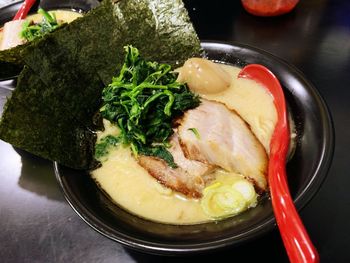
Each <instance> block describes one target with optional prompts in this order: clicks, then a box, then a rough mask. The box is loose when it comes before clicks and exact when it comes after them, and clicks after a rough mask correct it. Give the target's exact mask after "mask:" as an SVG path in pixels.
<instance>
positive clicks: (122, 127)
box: [91, 46, 277, 224]
mask: <svg viewBox="0 0 350 263" xmlns="http://www.w3.org/2000/svg"><path fill="white" fill-rule="evenodd" d="M126 50H127V54H126V57H125V64H124V66H123V68H122V70H121V73H120V75H119V76H116V77H114V79H113V82H112V83H111V84H110V85H108V86H107V87H106V88H105V89H104V92H103V94H104V96H103V99H104V102H103V106H102V108H101V113H102V116H103V117H104V118H105V119H104V127H105V129H104V131H101V132H98V139H97V147H96V150H97V152H96V154H97V157H98V159H99V160H100V161H101V164H102V165H101V167H99V168H98V169H96V170H94V171H92V173H91V175H92V177H93V178H94V180H95V181H96V182H97V184H98V185H99V186H100V187H101V188H102V189H103V190H104V191H105V192H106V193H107V194H108V195H109V196H110V198H112V199H113V201H114V202H115V203H117V204H118V205H120V206H122V207H123V208H125V209H126V210H128V211H130V212H131V213H134V214H136V215H138V216H140V217H143V218H146V219H150V220H154V221H158V222H162V223H168V224H196V223H202V222H207V221H211V220H218V219H222V218H226V217H228V216H234V215H237V214H239V213H241V212H243V211H245V210H246V209H249V208H252V207H254V206H256V204H257V199H258V194H262V193H264V192H266V191H267V189H268V186H267V181H266V174H267V171H266V169H267V162H268V152H269V141H270V138H271V136H272V132H273V129H274V124H275V122H276V118H277V116H276V110H275V108H274V104H273V98H272V96H271V95H270V94H269V93H268V92H267V91H266V89H265V88H264V87H262V86H261V85H260V84H258V83H256V82H254V81H252V80H249V79H239V78H237V75H238V73H239V71H240V68H237V67H233V66H230V65H225V64H218V63H213V62H211V61H209V60H206V59H203V58H191V59H189V60H187V61H186V62H185V64H184V66H183V67H182V68H180V69H177V72H178V73H179V74H178V79H177V80H176V81H175V76H174V74H175V73H173V72H171V70H170V68H169V65H165V64H158V63H157V62H149V61H145V60H143V59H142V58H141V57H140V55H139V53H138V51H137V49H135V48H133V47H130V46H129V47H127V48H126ZM148 64H149V65H152V66H153V68H152V69H151V70H150V69H149V68H147V66H146V67H145V65H148ZM143 67H145V68H143ZM164 68H166V70H164V72H162V70H161V69H164ZM142 72H147V73H148V74H146V75H143V76H142V77H141V78H140V77H139V76H140V75H142V74H141V73H142ZM167 75H169V76H167ZM162 78H163V79H162ZM150 79H151V80H152V82H151V83H150V82H149V80H150ZM165 79H166V80H169V79H171V81H170V82H166V81H165ZM212 80H214V81H213V83H214V84H213V85H210V84H209V85H208V83H210V81H212ZM218 83H219V84H218ZM213 86H214V87H213ZM180 87H182V89H183V90H182V91H181V92H179V90H180ZM172 90H175V92H174V93H173V92H172ZM195 93H196V94H195ZM183 94H185V95H186V97H185V95H183ZM181 96H183V97H181ZM178 98H180V99H178ZM181 103H182V104H183V105H181ZM162 105H163V106H162ZM169 105H170V106H169ZM178 105H181V106H183V108H180V107H178ZM171 107H173V108H175V109H177V110H174V115H173V116H171V113H172V112H171V110H172V108H171ZM167 110H168V111H169V113H168V116H167V112H166V111H167ZM178 110H180V112H178ZM169 116H171V117H172V118H171V117H170V118H169ZM162 117H164V119H162ZM157 132H159V133H161V135H164V134H165V135H164V136H160V137H159V136H158V135H159V134H157ZM155 135H156V136H155ZM157 136H158V137H157ZM144 148H145V149H144Z"/></svg>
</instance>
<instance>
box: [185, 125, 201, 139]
mask: <svg viewBox="0 0 350 263" xmlns="http://www.w3.org/2000/svg"><path fill="white" fill-rule="evenodd" d="M188 130H189V131H191V132H193V134H194V135H195V136H196V138H197V139H198V140H200V138H201V136H200V134H199V132H198V130H197V129H196V128H189V129H188Z"/></svg>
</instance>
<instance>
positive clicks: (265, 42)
mask: <svg viewBox="0 0 350 263" xmlns="http://www.w3.org/2000/svg"><path fill="white" fill-rule="evenodd" d="M186 6H187V7H188V10H189V13H190V15H191V18H192V20H193V23H194V25H195V27H196V29H197V32H198V34H199V36H200V38H201V39H205V40H207V39H211V40H220V41H228V42H233V41H234V42H240V43H245V44H248V45H252V46H255V47H258V48H261V49H265V50H266V51H269V52H270V53H272V54H274V55H276V56H278V57H280V58H282V59H284V60H285V61H287V62H289V63H291V64H294V65H295V66H296V67H297V68H299V69H300V70H301V71H302V72H303V73H304V74H305V76H306V77H307V78H308V79H309V80H311V82H313V83H314V85H315V86H316V88H317V89H318V90H319V92H320V93H321V94H322V95H323V97H324V98H325V100H326V102H327V104H328V106H329V108H330V111H331V113H332V115H333V119H334V125H335V131H336V148H335V154H334V160H333V164H332V166H331V169H330V171H329V174H328V177H327V179H326V181H325V182H324V184H323V185H322V187H321V189H320V190H319V192H318V194H317V195H316V196H315V198H314V199H313V200H312V201H311V202H310V203H309V204H308V205H307V206H306V207H305V208H304V209H303V210H302V211H301V217H302V219H303V221H304V223H305V226H306V228H307V229H308V231H309V234H310V236H311V238H312V240H313V241H314V243H315V245H316V247H317V248H318V251H319V253H320V256H321V260H322V262H350V249H349V243H350V224H349V222H348V219H349V218H350V197H349V196H350V194H348V187H349V185H350V176H349V169H348V168H350V164H349V161H348V157H347V156H348V151H349V148H350V136H349V135H350V117H349V115H350V103H349V101H350V89H349V88H350V87H349V85H350V15H349V14H350V2H349V1H347V0H333V1H330V0H328V1H327V0H308V1H306V0H304V1H301V2H300V3H299V5H298V6H297V8H296V9H295V10H294V11H293V12H292V13H289V14H287V15H284V16H281V17H275V18H259V17H254V16H251V15H249V14H247V13H246V12H245V11H244V10H243V8H242V7H241V5H240V2H239V1H229V0H226V1H220V0H218V1H204V0H187V1H186ZM0 86H1V87H0V109H2V106H3V103H4V100H5V97H6V96H8V95H9V94H10V92H11V91H10V90H8V89H7V88H6V87H7V86H6V83H1V85H0ZM0 112H1V110H0ZM0 179H1V183H0V228H1V231H0V244H1V245H0V261H2V262H23V263H24V262H194V261H195V262H200V261H205V262H206V261H207V260H210V261H215V262H221V261H224V260H227V261H230V262H234V261H237V262H243V260H244V262H253V261H262V262H264V261H272V260H273V262H288V259H287V256H286V253H285V252H284V248H283V244H282V241H281V239H280V237H279V233H278V231H277V230H275V231H273V232H271V233H269V234H267V235H266V236H264V237H262V238H259V239H257V240H255V241H252V242H250V243H247V244H245V245H242V246H240V247H236V248H228V249H227V250H225V251H220V252H218V253H214V254H209V255H197V256H192V257H187V258H171V257H159V256H152V255H146V254H142V253H139V252H134V251H131V250H128V249H125V248H124V247H122V246H121V245H119V244H118V243H115V242H113V241H111V240H109V239H107V238H105V237H103V236H101V235H100V234H98V233H97V232H95V231H94V230H92V229H91V228H90V227H88V226H87V225H86V224H85V223H84V222H83V221H82V220H81V219H80V218H79V217H78V216H77V215H76V214H75V213H74V211H73V210H72V209H71V208H70V207H69V205H68V204H67V203H66V201H65V200H64V198H63V195H62V193H61V190H60V188H59V186H58V184H57V182H56V179H55V176H54V172H53V168H52V163H51V162H49V161H45V160H42V159H40V158H37V157H35V156H33V155H30V154H28V153H26V152H23V151H20V150H17V149H14V148H13V147H12V146H11V145H9V144H6V143H5V142H3V141H0Z"/></svg>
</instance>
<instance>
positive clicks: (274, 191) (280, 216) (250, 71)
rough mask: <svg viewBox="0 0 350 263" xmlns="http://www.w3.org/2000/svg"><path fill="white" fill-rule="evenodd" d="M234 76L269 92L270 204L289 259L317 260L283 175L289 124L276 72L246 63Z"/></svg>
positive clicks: (316, 254) (298, 262)
mask: <svg viewBox="0 0 350 263" xmlns="http://www.w3.org/2000/svg"><path fill="white" fill-rule="evenodd" d="M238 77H242V78H249V79H253V80H255V81H257V82H259V83H261V84H262V85H263V86H264V87H265V88H266V89H267V90H268V91H269V92H270V93H271V94H272V96H273V98H274V104H275V107H276V110H277V123H276V127H275V130H274V133H273V135H272V138H271V143H270V160H269V167H268V169H269V170H268V180H269V185H270V192H271V200H272V207H273V210H274V214H275V218H276V222H277V225H278V228H279V230H280V233H281V237H282V240H283V243H284V247H285V248H286V251H287V254H288V257H289V260H290V261H291V262H292V263H300V262H304V263H309V262H311V263H317V262H319V255H318V252H317V250H316V248H315V247H314V245H313V244H312V242H311V240H310V237H309V235H308V233H307V231H306V229H305V227H304V225H303V223H302V221H301V219H300V217H299V215H298V212H297V210H296V209H295V206H294V203H293V199H292V197H291V195H290V192H289V189H288V183H287V175H286V157H287V153H288V146H289V138H290V134H289V127H288V118H287V110H286V101H285V98H284V94H283V90H282V87H281V85H280V83H279V81H278V79H277V78H276V76H275V75H274V74H273V73H272V72H271V71H270V70H269V69H267V68H266V67H264V66H262V65H258V64H250V65H248V66H246V67H244V68H243V69H242V70H241V72H240V73H239V75H238Z"/></svg>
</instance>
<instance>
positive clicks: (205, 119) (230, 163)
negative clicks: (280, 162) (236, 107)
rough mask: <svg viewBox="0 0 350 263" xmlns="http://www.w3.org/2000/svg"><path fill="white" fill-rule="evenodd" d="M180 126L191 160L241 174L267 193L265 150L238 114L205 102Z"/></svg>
mask: <svg viewBox="0 0 350 263" xmlns="http://www.w3.org/2000/svg"><path fill="white" fill-rule="evenodd" d="M178 124H179V126H178V134H179V138H180V143H181V146H182V148H183V150H184V152H185V156H186V157H187V158H189V159H193V160H197V161H200V162H204V163H208V164H212V165H217V166H220V167H222V168H223V169H225V170H227V171H231V172H235V173H240V174H242V175H243V176H245V177H246V178H247V179H250V180H251V181H253V182H254V183H255V185H256V187H257V189H258V190H260V191H265V190H266V189H267V180H266V174H267V164H268V157H267V154H266V152H265V149H264V147H263V146H262V145H261V143H260V142H259V141H258V139H257V138H256V137H255V135H254V134H253V133H252V131H251V130H250V128H249V126H248V125H247V124H246V122H245V121H244V120H243V119H242V118H241V117H240V116H239V115H238V114H237V113H236V112H234V111H231V110H229V109H228V108H227V107H226V106H224V105H223V104H221V103H218V102H212V101H208V100H202V103H201V105H199V106H198V107H197V108H195V109H192V110H189V111H187V112H186V113H185V115H184V116H183V118H182V119H180V120H178ZM194 129H196V131H197V132H198V134H195V133H194V132H193V131H194ZM198 135H199V136H198Z"/></svg>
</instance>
